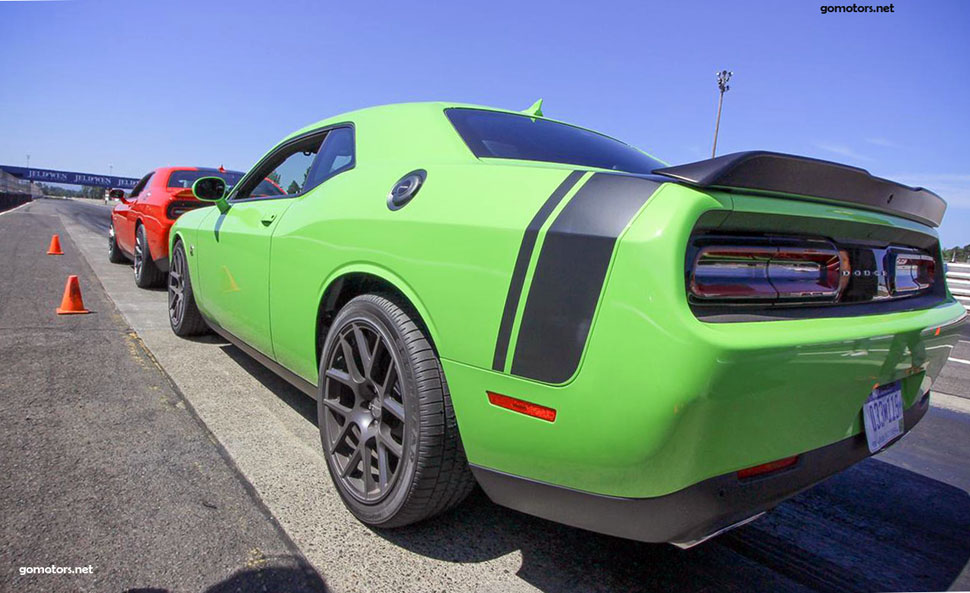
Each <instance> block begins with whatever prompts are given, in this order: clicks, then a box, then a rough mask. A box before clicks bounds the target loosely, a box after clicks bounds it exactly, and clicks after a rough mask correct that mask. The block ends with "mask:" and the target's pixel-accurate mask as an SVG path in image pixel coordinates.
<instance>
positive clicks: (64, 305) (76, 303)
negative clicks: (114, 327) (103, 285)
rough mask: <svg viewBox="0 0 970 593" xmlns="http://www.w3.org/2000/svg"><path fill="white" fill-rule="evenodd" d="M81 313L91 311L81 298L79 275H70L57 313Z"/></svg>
mask: <svg viewBox="0 0 970 593" xmlns="http://www.w3.org/2000/svg"><path fill="white" fill-rule="evenodd" d="M54 236H55V237H56V236H57V235H54ZM80 313H90V311H88V310H87V309H85V308H84V301H83V300H81V285H80V284H79V283H78V281H77V276H68V277H67V284H66V285H65V286H64V296H63V297H62V298H61V306H60V307H58V308H57V314H58V315H78V314H80Z"/></svg>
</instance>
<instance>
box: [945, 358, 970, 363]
mask: <svg viewBox="0 0 970 593" xmlns="http://www.w3.org/2000/svg"><path fill="white" fill-rule="evenodd" d="M947 360H949V361H950V362H959V363H960V364H970V360H963V359H962V358H948V359H947Z"/></svg>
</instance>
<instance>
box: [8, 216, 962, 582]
mask: <svg viewBox="0 0 970 593" xmlns="http://www.w3.org/2000/svg"><path fill="white" fill-rule="evenodd" d="M18 212H19V213H20V214H17V215H19V216H26V217H37V218H41V217H50V218H51V219H52V220H54V219H55V217H56V219H57V220H60V221H61V222H62V224H63V225H64V228H65V229H66V230H67V231H68V233H69V234H70V236H71V238H72V239H73V241H72V242H71V245H72V246H76V249H77V250H78V251H79V252H80V253H82V254H83V255H84V256H85V257H86V259H87V260H88V262H89V263H90V265H91V267H92V268H93V269H94V272H95V273H96V275H97V278H98V279H99V280H100V282H101V283H102V284H103V286H104V287H105V290H106V292H107V294H108V295H109V296H110V298H111V300H112V301H113V302H114V304H115V305H116V306H117V309H118V310H119V311H120V312H121V313H122V315H123V316H124V319H125V321H126V322H127V323H128V324H129V325H130V326H131V327H132V328H133V329H134V330H135V331H136V332H137V334H138V337H139V338H140V339H141V340H143V341H144V343H145V344H146V345H147V347H148V349H149V350H150V351H151V353H152V355H153V356H154V358H155V359H156V360H157V361H158V362H159V363H160V364H161V366H162V368H164V370H165V371H166V373H167V374H168V376H169V377H171V379H172V381H173V382H174V383H175V384H176V385H177V386H178V389H179V390H180V392H181V393H182V394H184V397H185V399H186V401H187V402H188V404H190V405H191V407H192V409H193V410H194V411H195V412H196V413H197V414H198V416H199V417H200V418H201V420H202V421H203V422H204V423H205V425H206V427H207V429H208V430H210V431H211V433H212V435H213V437H214V438H215V439H216V440H218V442H219V443H220V444H221V445H222V447H224V449H225V452H226V454H227V455H228V456H229V458H230V459H231V460H232V463H233V464H234V465H235V467H237V468H238V470H239V471H240V472H241V474H242V476H244V478H245V480H247V481H248V482H249V483H250V484H251V485H252V488H253V490H254V492H255V493H256V494H257V495H258V497H259V498H260V500H261V501H262V502H263V503H264V504H265V506H266V508H267V509H268V511H269V512H270V513H272V515H273V517H274V518H275V519H276V520H278V521H279V523H280V525H281V526H282V528H283V529H284V530H285V531H286V533H287V534H288V535H289V537H290V538H291V539H292V541H293V542H294V543H295V544H296V545H297V546H298V547H299V549H300V551H302V553H303V554H304V555H305V556H306V558H307V559H308V560H309V561H310V562H311V563H312V564H313V566H314V567H315V568H316V569H317V570H318V571H319V573H320V574H321V575H322V576H323V579H324V580H325V581H326V583H327V585H328V586H329V587H330V588H331V589H332V590H334V591H496V592H499V591H501V592H506V591H536V590H538V591H547V592H553V591H556V592H558V591H577V592H578V591H641V590H642V591H652V590H673V589H676V590H679V591H694V590H717V591H756V590H764V591H876V590H939V589H948V588H954V589H970V572H968V569H967V566H968V562H970V538H968V537H967V533H970V465H968V464H967V462H966V454H965V452H966V451H967V450H968V447H970V414H968V412H970V402H967V401H966V400H963V399H960V398H959V397H947V396H934V398H933V402H934V407H933V408H932V409H931V410H930V412H929V413H928V415H927V417H926V418H925V419H924V420H923V422H922V423H921V424H920V425H919V426H918V427H917V428H916V429H915V430H914V431H913V432H912V433H911V434H910V435H909V436H907V437H906V438H905V439H903V441H901V442H900V443H899V444H898V445H896V446H894V447H893V448H891V449H890V450H889V451H888V452H885V453H883V454H880V455H879V456H877V457H875V458H872V459H869V460H866V461H864V462H863V463H860V464H858V465H857V466H855V467H853V468H851V469H850V470H848V471H846V472H844V473H842V474H840V475H838V476H836V477H834V478H832V479H830V480H828V481H827V482H824V483H823V484H821V485H819V486H816V487H815V488H813V489H811V490H809V491H807V492H805V493H803V494H801V495H799V496H797V497H795V498H794V499H792V500H791V501H788V502H786V503H784V504H782V505H781V506H780V507H779V508H778V509H776V510H775V511H774V512H773V513H771V514H769V515H768V516H767V517H765V518H762V519H760V520H758V521H756V522H754V523H752V524H750V525H749V526H746V527H744V528H741V529H738V530H736V531H734V532H731V533H729V534H726V535H724V536H721V537H718V538H716V539H714V540H712V541H710V542H708V543H705V544H702V545H700V546H698V547H696V548H694V549H691V550H688V551H681V550H678V549H676V548H673V547H672V546H667V545H649V544H642V543H637V542H631V541H627V540H621V539H616V538H611V537H606V536H601V535H597V534H593V533H589V532H585V531H581V530H578V529H573V528H569V527H564V526H561V525H558V524H554V523H550V522H547V521H542V520H540V519H535V518H532V517H529V516H526V515H522V514H519V513H516V512H513V511H509V510H507V509H503V508H500V507H498V506H496V505H493V504H491V503H490V502H489V501H488V500H487V499H486V498H485V497H484V496H483V495H482V494H481V493H480V492H479V493H476V494H475V495H473V497H472V498H471V499H470V500H469V501H467V502H466V503H465V504H464V505H462V506H461V507H459V508H458V509H456V510H455V511H452V512H450V513H448V514H447V515H444V516H442V517H439V518H436V519H433V520H431V521H428V522H425V523H422V524H419V525H416V526H412V527H409V528H406V529H402V530H394V531H383V530H370V529H367V528H365V527H363V526H362V525H360V524H359V523H358V522H356V521H355V520H354V519H353V517H352V516H351V515H350V513H349V512H347V511H346V510H345V509H344V508H343V505H342V504H341V503H340V500H339V497H338V496H337V495H336V493H335V491H334V489H333V487H332V485H331V483H330V479H329V476H328V475H327V472H326V467H325V463H324V461H323V457H322V455H321V453H320V445H319V436H318V433H317V429H316V426H315V404H314V402H313V401H312V400H310V399H309V398H307V397H306V396H304V395H303V394H302V393H300V392H299V391H297V390H296V389H294V388H292V387H290V386H289V385H288V384H286V383H285V382H283V381H282V380H280V379H278V378H277V377H276V376H275V375H273V374H272V373H271V372H270V371H268V370H266V369H264V368H263V367H261V366H260V365H259V364H258V363H256V362H255V361H253V360H252V359H250V358H248V357H247V356H246V355H245V354H243V353H242V352H240V351H239V350H238V349H236V348H235V347H233V346H231V345H229V344H226V343H225V342H222V341H221V340H219V339H217V338H215V337H211V336H210V337H205V338H201V339H198V340H194V341H188V340H181V339H178V338H177V337H175V336H174V335H173V334H172V333H171V330H170V329H169V328H168V323H167V319H166V309H165V307H166V303H165V293H164V292H163V291H142V290H139V289H137V288H135V287H134V284H133V281H132V279H131V270H130V267H128V266H124V265H112V264H109V263H107V257H106V254H105V248H106V246H105V235H104V229H105V228H106V226H105V224H104V222H103V221H106V220H107V212H108V209H107V208H106V207H105V206H101V205H97V204H86V203H81V202H79V201H76V200H75V201H53V200H50V201H48V200H44V201H39V202H37V203H34V204H31V205H30V206H28V207H27V208H25V209H22V210H20V211H18ZM13 215H14V214H11V216H13ZM99 217H100V218H99ZM99 220H101V221H102V223H101V224H99V222H98V221H99ZM2 223H3V218H0V224H2ZM44 241H46V238H43V239H42V240H41V242H42V243H43V242H44ZM45 246H46V245H45ZM16 282H17V285H18V286H19V285H20V282H21V280H19V279H18V280H16ZM61 282H63V281H61ZM85 295H87V293H85ZM0 296H3V293H0ZM58 296H59V293H58ZM99 307H100V305H99ZM97 315H103V313H100V312H99V313H98V314H97ZM19 331H23V332H25V333H27V334H29V333H30V332H31V331H32V330H31V329H30V328H29V327H24V328H21V329H20V330H19ZM967 346H970V344H959V345H958V348H957V349H955V350H954V354H952V355H951V356H954V357H957V355H958V354H959V353H960V348H963V347H967ZM967 359H968V360H970V356H968V357H967ZM956 364H959V363H956ZM952 366H954V365H953V364H951V365H948V367H947V369H946V371H945V375H944V378H941V380H940V384H939V385H938V387H940V388H941V389H942V388H943V386H944V385H950V387H948V389H952V391H951V393H953V395H956V396H962V397H967V396H970V393H968V392H967V388H968V386H970V383H968V381H967V379H966V376H965V375H963V374H962V372H963V370H964V369H962V367H957V368H955V369H951V367H952ZM944 379H946V380H947V381H950V383H944ZM133 382H134V383H137V379H133ZM81 393H87V392H86V391H82V392H81ZM938 404H942V406H941V405H938ZM164 429H166V427H157V428H156V429H155V430H164ZM107 432H108V433H109V434H110V431H107ZM156 437H157V438H160V437H158V435H156ZM213 463H215V462H213ZM34 479H36V480H40V481H43V480H44V479H46V478H44V476H43V475H42V474H41V475H38V476H36V477H35V478H34ZM92 479H94V478H92ZM185 549H186V550H191V549H192V547H191V543H189V544H187V545H186V547H185ZM39 551H41V552H42V551H43V545H40V548H39ZM8 568H9V567H0V570H7V569H8ZM170 569H171V570H172V571H173V573H176V574H177V573H179V572H180V571H181V570H183V568H182V567H179V566H176V565H173V566H171V568H170Z"/></svg>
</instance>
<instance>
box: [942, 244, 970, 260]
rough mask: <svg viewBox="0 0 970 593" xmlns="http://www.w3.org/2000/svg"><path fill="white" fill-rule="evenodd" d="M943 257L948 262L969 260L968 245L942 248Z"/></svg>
mask: <svg viewBox="0 0 970 593" xmlns="http://www.w3.org/2000/svg"><path fill="white" fill-rule="evenodd" d="M943 259H944V260H946V261H949V262H965V261H970V245H964V246H963V247H960V246H956V247H950V248H949V249H944V250H943Z"/></svg>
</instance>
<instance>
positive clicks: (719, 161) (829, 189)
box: [654, 151, 946, 226]
mask: <svg viewBox="0 0 970 593" xmlns="http://www.w3.org/2000/svg"><path fill="white" fill-rule="evenodd" d="M654 173H655V174H657V175H663V176H665V177H672V178H674V179H677V180H680V181H683V182H685V183H687V184H689V185H695V186H698V187H710V188H719V189H744V190H751V191H757V192H770V193H778V194H794V195H797V196H800V197H803V198H805V199H806V200H813V199H815V200H826V201H835V202H844V203H847V204H852V205H853V206H858V207H861V208H866V209H869V210H876V211H878V212H884V213H886V214H892V215H895V216H899V217H901V218H907V219H909V220H913V221H916V222H919V223H922V224H927V225H930V226H940V222H941V221H942V220H943V213H944V212H945V211H946V202H945V201H944V200H943V198H941V197H940V196H938V195H936V194H935V193H933V192H931V191H929V190H927V189H923V188H922V187H909V186H906V185H903V184H901V183H896V182H895V181H889V180H888V179H881V178H879V177H873V176H872V175H870V174H869V172H868V171H866V170H865V169H859V168H857V167H850V166H848V165H842V164H839V163H833V162H830V161H822V160H819V159H812V158H808V157H802V156H795V155H791V154H782V153H779V152H766V151H748V152H735V153H732V154H726V155H724V156H719V157H717V158H713V159H708V160H705V161H697V162H696V163H688V164H686V165H677V166H674V167H665V168H663V169H656V170H654Z"/></svg>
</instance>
